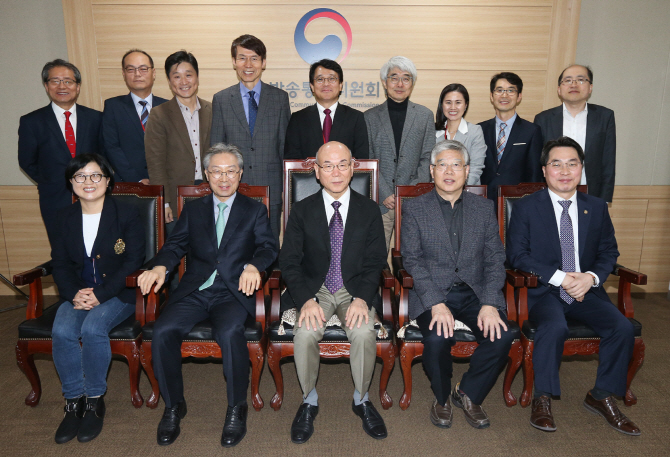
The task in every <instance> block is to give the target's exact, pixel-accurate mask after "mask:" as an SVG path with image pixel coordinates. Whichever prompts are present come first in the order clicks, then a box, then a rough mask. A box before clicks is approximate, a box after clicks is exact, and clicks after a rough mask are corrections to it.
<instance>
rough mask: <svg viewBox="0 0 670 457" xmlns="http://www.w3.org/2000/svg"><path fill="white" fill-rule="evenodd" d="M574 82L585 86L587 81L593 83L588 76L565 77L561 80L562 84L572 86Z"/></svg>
mask: <svg viewBox="0 0 670 457" xmlns="http://www.w3.org/2000/svg"><path fill="white" fill-rule="evenodd" d="M572 83H577V84H579V85H580V86H583V85H584V84H586V83H589V84H591V81H590V80H588V79H586V78H577V79H573V78H563V81H561V85H562V86H571V85H572Z"/></svg>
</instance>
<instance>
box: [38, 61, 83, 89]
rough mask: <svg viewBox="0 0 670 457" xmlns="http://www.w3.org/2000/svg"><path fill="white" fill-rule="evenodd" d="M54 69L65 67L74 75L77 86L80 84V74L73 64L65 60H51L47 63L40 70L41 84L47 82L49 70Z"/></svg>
mask: <svg viewBox="0 0 670 457" xmlns="http://www.w3.org/2000/svg"><path fill="white" fill-rule="evenodd" d="M56 67H65V68H68V69H70V70H72V73H74V80H75V82H76V83H77V84H81V73H80V72H79V68H77V67H75V66H74V64H71V63H70V62H68V61H67V60H63V59H56V60H52V61H51V62H47V63H46V64H45V65H44V67H43V68H42V82H43V83H44V84H46V83H47V82H49V70H51V69H52V68H56Z"/></svg>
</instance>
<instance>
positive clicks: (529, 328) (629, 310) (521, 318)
mask: <svg viewBox="0 0 670 457" xmlns="http://www.w3.org/2000/svg"><path fill="white" fill-rule="evenodd" d="M545 187H546V184H544V183H522V184H519V185H518V186H499V187H498V222H499V224H500V236H502V237H503V242H505V243H506V235H507V226H508V223H509V219H510V217H511V215H512V207H513V205H514V202H515V201H516V200H518V199H520V198H522V197H523V196H525V195H530V194H532V193H535V192H537V191H539V190H542V189H544V188H545ZM577 190H578V191H579V192H584V193H586V191H587V186H585V185H580V186H578V187H577ZM519 273H520V274H522V275H523V276H524V277H525V278H526V280H525V282H526V284H525V286H526V287H537V277H536V276H534V275H532V274H530V273H527V272H519ZM612 274H613V275H616V276H619V295H618V308H619V310H620V311H621V312H622V313H623V314H624V316H626V317H627V318H628V319H629V320H630V321H631V323H632V324H633V327H634V329H635V346H634V349H633V357H632V358H631V361H630V363H629V365H628V377H627V382H626V388H627V391H626V396H625V397H624V403H625V404H626V405H627V406H631V405H634V404H635V403H637V398H636V397H635V395H634V394H633V392H632V391H631V390H630V384H631V382H632V381H633V377H635V374H636V373H637V370H638V369H639V368H640V366H641V365H642V362H643V361H644V349H645V346H644V341H642V324H640V322H638V321H637V320H635V319H634V312H633V301H632V299H631V295H630V288H631V284H636V285H644V284H647V275H645V274H642V273H638V272H637V271H633V270H630V269H628V268H625V267H623V266H621V265H618V264H617V265H615V268H614V271H613V272H612ZM517 316H518V322H519V326H520V327H521V345H522V346H523V371H524V378H523V379H524V382H523V392H522V394H521V401H520V402H521V406H523V407H526V406H528V405H529V404H530V402H531V400H532V393H533V382H534V372H533V341H534V337H535V331H536V328H537V327H536V326H535V324H533V322H532V321H530V320H528V301H527V289H525V288H522V289H521V290H520V291H519V300H518V314H517ZM568 331H569V333H568V338H567V340H566V341H565V345H564V348H563V355H564V356H568V355H591V354H597V353H598V349H599V346H600V338H599V337H598V335H597V334H596V333H595V332H594V331H593V330H592V329H591V328H590V327H588V326H587V325H585V324H583V323H581V322H578V321H575V320H571V319H568Z"/></svg>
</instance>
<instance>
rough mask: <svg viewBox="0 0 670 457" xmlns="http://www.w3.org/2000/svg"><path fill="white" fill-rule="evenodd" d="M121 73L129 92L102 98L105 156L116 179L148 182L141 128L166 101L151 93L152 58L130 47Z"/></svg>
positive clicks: (124, 58) (122, 64)
mask: <svg viewBox="0 0 670 457" xmlns="http://www.w3.org/2000/svg"><path fill="white" fill-rule="evenodd" d="M121 72H122V74H123V80H124V81H125V83H126V86H127V87H128V89H129V90H130V93H129V94H128V95H119V96H118V97H113V98H109V99H107V100H105V110H104V111H103V113H102V134H103V139H104V142H105V151H106V153H107V159H108V160H109V162H110V163H111V165H112V167H113V168H114V178H115V179H116V181H117V182H119V181H126V182H141V183H142V184H149V172H148V171H147V161H146V159H145V157H144V131H145V128H146V124H147V120H148V119H149V113H150V112H151V109H152V108H154V107H156V106H158V105H160V104H162V103H165V102H166V101H167V100H166V99H164V98H161V97H156V96H155V95H153V94H152V93H151V89H152V88H153V86H154V81H155V80H156V69H155V68H154V60H153V59H152V58H151V56H150V55H149V54H147V53H146V52H144V51H142V50H140V49H131V50H130V51H128V52H126V53H125V54H124V55H123V58H122V59H121Z"/></svg>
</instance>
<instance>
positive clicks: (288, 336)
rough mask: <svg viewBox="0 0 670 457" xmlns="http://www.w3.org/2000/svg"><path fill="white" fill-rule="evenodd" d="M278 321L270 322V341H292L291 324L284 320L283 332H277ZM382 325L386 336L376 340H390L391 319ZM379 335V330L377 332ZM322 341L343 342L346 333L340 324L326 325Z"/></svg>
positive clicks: (345, 339)
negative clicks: (281, 333)
mask: <svg viewBox="0 0 670 457" xmlns="http://www.w3.org/2000/svg"><path fill="white" fill-rule="evenodd" d="M279 324H280V321H275V322H272V323H271V324H270V331H269V337H270V341H271V342H291V341H293V326H292V325H290V324H287V323H286V322H284V334H283V335H280V334H279ZM382 325H383V326H384V328H385V329H386V335H388V336H387V337H386V338H379V336H378V337H377V341H390V340H391V339H392V335H393V325H392V324H391V321H382ZM377 334H378V335H379V332H377ZM321 341H322V342H331V343H334V342H343V343H346V342H347V341H348V340H347V334H346V333H345V331H344V329H342V327H340V326H332V327H326V332H325V333H324V335H323V340H321Z"/></svg>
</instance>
